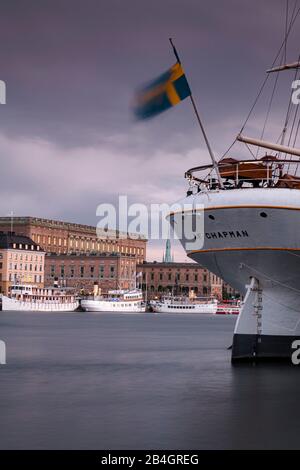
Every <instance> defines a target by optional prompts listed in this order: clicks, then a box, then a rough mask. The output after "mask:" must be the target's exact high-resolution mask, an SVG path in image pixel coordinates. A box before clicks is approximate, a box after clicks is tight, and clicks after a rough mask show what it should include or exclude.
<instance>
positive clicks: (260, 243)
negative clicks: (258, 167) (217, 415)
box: [171, 188, 300, 360]
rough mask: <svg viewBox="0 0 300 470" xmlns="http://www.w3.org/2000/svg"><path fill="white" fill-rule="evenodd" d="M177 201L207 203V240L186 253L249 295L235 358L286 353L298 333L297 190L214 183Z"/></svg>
mask: <svg viewBox="0 0 300 470" xmlns="http://www.w3.org/2000/svg"><path fill="white" fill-rule="evenodd" d="M181 203H182V204H183V203H189V204H191V203H193V204H203V205H204V243H203V246H202V248H197V249H195V250H193V249H189V250H186V251H187V253H188V255H189V256H190V257H191V258H192V259H193V260H195V261H196V262H198V263H199V264H201V265H202V266H205V267H206V268H207V269H209V270H210V271H212V272H213V273H215V274H216V275H217V276H220V277H221V278H222V279H224V280H225V281H226V282H228V283H229V284H230V285H232V286H233V287H234V288H235V289H237V290H239V291H240V292H241V293H242V294H243V295H246V297H245V302H244V305H243V308H242V310H241V313H240V315H239V317H238V319H237V323H236V327H235V331H234V340H233V350H232V359H233V360H238V359H249V358H254V357H255V358H291V354H292V352H293V349H292V342H293V340H294V339H299V338H300V191H299V190H295V189H285V188H284V189H283V188H282V189H281V188H276V189H272V188H270V189H268V188H264V189H260V188H257V189H256V188H255V189H253V188H249V189H232V190H227V191H218V190H216V191H209V192H202V193H199V194H197V195H192V196H189V197H187V198H186V199H184V200H183V201H181ZM191 216H192V213H191V211H186V212H185V213H184V218H185V222H186V219H187V218H189V217H191ZM171 220H172V216H171ZM198 235H199V234H198ZM186 242H187V240H183V241H182V243H183V246H184V247H185V246H186Z"/></svg>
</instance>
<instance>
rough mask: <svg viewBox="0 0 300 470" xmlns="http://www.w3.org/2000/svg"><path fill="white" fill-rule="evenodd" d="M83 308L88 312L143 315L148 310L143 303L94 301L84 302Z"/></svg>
mask: <svg viewBox="0 0 300 470" xmlns="http://www.w3.org/2000/svg"><path fill="white" fill-rule="evenodd" d="M81 307H82V308H83V310H85V311H86V312H115V313H143V312H145V310H146V308H145V307H144V306H143V305H142V304H141V302H121V301H120V302H113V301H107V300H94V299H84V300H82V301H81Z"/></svg>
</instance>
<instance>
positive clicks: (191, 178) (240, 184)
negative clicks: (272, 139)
mask: <svg viewBox="0 0 300 470" xmlns="http://www.w3.org/2000/svg"><path fill="white" fill-rule="evenodd" d="M299 166H300V160H294V159H279V158H277V157H273V156H266V157H263V158H262V159H260V160H235V159H233V158H226V159H223V160H221V161H220V162H219V163H218V170H219V174H220V176H221V181H222V185H221V184H220V182H219V180H218V178H217V175H216V173H215V168H214V166H213V165H212V164H210V165H201V166H197V167H194V168H191V169H189V170H188V171H187V172H186V173H185V178H186V179H187V180H188V182H189V190H188V195H191V194H194V193H197V192H201V191H209V190H216V189H224V190H230V189H242V188H251V187H252V188H290V189H300V176H298V175H297V173H298V168H299ZM299 170H300V168H299ZM221 186H222V187H221Z"/></svg>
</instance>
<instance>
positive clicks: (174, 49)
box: [169, 38, 224, 188]
mask: <svg viewBox="0 0 300 470" xmlns="http://www.w3.org/2000/svg"><path fill="white" fill-rule="evenodd" d="M169 41H170V44H171V46H172V48H173V52H174V55H175V57H176V60H177V62H178V63H179V64H181V61H180V58H179V55H178V52H177V50H176V47H175V46H174V44H173V40H172V38H169ZM190 89H191V87H190ZM190 100H191V103H192V106H193V109H194V112H195V115H196V119H197V122H198V124H199V127H200V129H201V132H202V135H203V137H204V140H205V144H206V147H207V150H208V153H209V156H210V158H211V161H212V164H213V168H214V170H215V172H216V175H217V178H218V181H219V185H220V187H221V188H223V187H224V186H223V182H222V178H221V175H220V172H219V167H218V163H217V161H216V159H215V156H214V153H213V151H212V148H211V145H210V143H209V140H208V137H207V135H206V132H205V129H204V126H203V124H202V121H201V119H200V115H199V112H198V109H197V106H196V103H195V100H194V98H193V95H192V93H191V94H190Z"/></svg>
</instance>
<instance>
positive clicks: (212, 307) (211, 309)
mask: <svg viewBox="0 0 300 470" xmlns="http://www.w3.org/2000/svg"><path fill="white" fill-rule="evenodd" d="M151 307H152V309H153V311H154V312H155V313H185V314H204V315H205V314H214V313H216V311H217V305H216V304H194V305H173V304H170V305H168V304H165V303H163V302H155V303H152V304H151Z"/></svg>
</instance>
